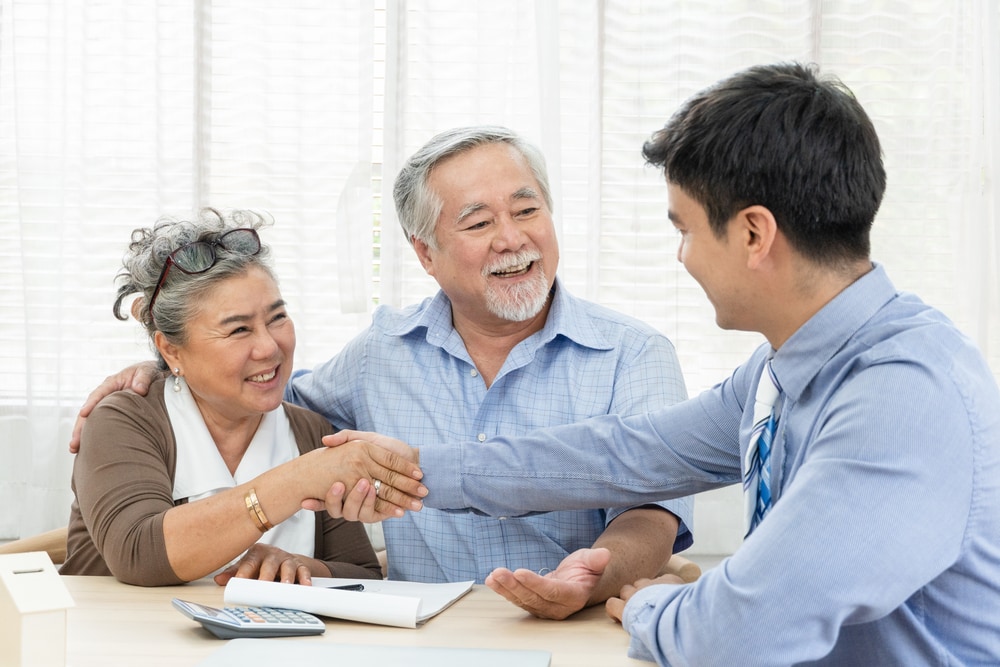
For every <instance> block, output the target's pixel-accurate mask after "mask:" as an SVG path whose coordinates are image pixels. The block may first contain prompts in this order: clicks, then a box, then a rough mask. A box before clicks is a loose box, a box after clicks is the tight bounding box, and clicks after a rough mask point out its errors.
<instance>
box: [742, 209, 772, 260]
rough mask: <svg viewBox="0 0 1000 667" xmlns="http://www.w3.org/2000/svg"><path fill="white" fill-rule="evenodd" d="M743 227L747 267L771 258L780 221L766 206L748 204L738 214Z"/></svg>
mask: <svg viewBox="0 0 1000 667" xmlns="http://www.w3.org/2000/svg"><path fill="white" fill-rule="evenodd" d="M737 215H738V217H739V218H740V221H741V223H742V227H743V243H744V244H745V246H746V251H747V268H751V269H753V268H757V267H758V266H760V264H761V263H762V262H764V261H765V260H767V259H769V258H771V252H772V250H773V249H774V243H775V240H776V239H777V237H778V221H777V220H775V219H774V214H772V213H771V210H770V209H768V208H767V207H765V206H760V205H754V206H748V207H746V208H745V209H743V210H742V211H740V212H739V213H738V214H737Z"/></svg>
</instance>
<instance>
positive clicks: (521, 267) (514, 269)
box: [493, 262, 531, 276]
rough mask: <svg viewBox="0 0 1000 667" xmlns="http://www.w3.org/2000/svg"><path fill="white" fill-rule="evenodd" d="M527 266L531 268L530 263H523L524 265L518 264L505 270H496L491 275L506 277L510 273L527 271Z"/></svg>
mask: <svg viewBox="0 0 1000 667" xmlns="http://www.w3.org/2000/svg"><path fill="white" fill-rule="evenodd" d="M529 266H531V262H525V263H524V264H518V265H517V266H511V267H509V268H506V269H497V270H496V271H494V272H493V275H495V276H506V275H510V274H512V273H522V272H524V271H527V270H528V267H529Z"/></svg>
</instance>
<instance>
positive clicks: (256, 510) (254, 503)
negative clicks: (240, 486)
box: [244, 489, 274, 533]
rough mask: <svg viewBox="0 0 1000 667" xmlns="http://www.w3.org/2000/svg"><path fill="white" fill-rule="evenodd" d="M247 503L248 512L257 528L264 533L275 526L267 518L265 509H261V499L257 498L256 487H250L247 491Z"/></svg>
mask: <svg viewBox="0 0 1000 667" xmlns="http://www.w3.org/2000/svg"><path fill="white" fill-rule="evenodd" d="M244 500H245V501H246V505H247V513H248V514H250V518H251V519H253V522H254V524H256V526H257V530H259V531H260V532H262V533H266V532H267V531H269V530H271V529H272V528H274V526H273V525H272V524H271V522H270V521H268V520H267V515H266V514H264V510H263V509H261V506H260V501H259V500H257V492H256V491H255V490H254V489H250V491H248V492H247V495H246V498H244Z"/></svg>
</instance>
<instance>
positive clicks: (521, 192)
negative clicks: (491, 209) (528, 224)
mask: <svg viewBox="0 0 1000 667" xmlns="http://www.w3.org/2000/svg"><path fill="white" fill-rule="evenodd" d="M540 198H541V196H540V195H539V194H538V192H536V191H535V189H534V188H531V187H527V186H526V187H523V188H518V189H517V190H515V191H514V194H512V195H511V196H510V200H511V201H519V200H521V199H540ZM484 208H488V207H487V206H486V204H484V203H482V202H472V203H471V204H466V205H465V206H463V207H462V210H460V211H459V212H458V217H457V218H455V224H461V223H462V221H463V220H465V219H466V218H468V217H469V216H470V215H475V214H476V213H478V212H479V211H481V210H483V209H484Z"/></svg>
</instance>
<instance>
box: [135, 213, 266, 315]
mask: <svg viewBox="0 0 1000 667" xmlns="http://www.w3.org/2000/svg"><path fill="white" fill-rule="evenodd" d="M236 232H250V234H252V235H253V238H254V239H255V240H256V241H257V249H256V250H255V251H253V252H251V253H239V254H240V255H242V256H243V257H253V256H255V255H258V254H259V253H260V249H261V244H260V235H259V234H257V230H256V229H252V228H250V227H239V228H237V229H230V230H229V231H228V232H226V233H225V234H220V235H219V237H218V238H217V239H215V240H214V241H192V242H191V243H185V244H184V245H182V246H180V247H179V248H177V249H176V250H174V251H173V252H171V253H170V254H169V255H167V259H166V261H165V262H164V263H163V270H162V271H160V278H159V279H158V280H157V281H156V289H155V290H153V296H152V297H151V298H150V299H149V317H150V319H154V318H153V306H154V305H155V304H156V297H158V296H159V295H160V290H161V289H162V288H163V283H164V281H165V280H166V279H167V274H169V273H170V267H171V266H176V267H177V270H178V271H182V272H184V273H186V274H187V275H189V276H196V275H198V274H199V273H205V272H206V271H208V270H210V269H211V268H212V267H213V266H215V265H216V264H218V263H219V255H218V254H217V253H216V252H215V249H216V248H218V247H220V246H221V247H222V249H223V250H226V251H228V252H236V251H235V250H232V249H231V248H227V247H226V244H225V241H224V239H225V238H226V237H227V236H229V235H230V234H234V233H236ZM196 245H205V246H208V250H209V252H210V253H211V255H212V263H211V264H209V265H208V266H206V267H205V268H204V269H201V270H200V271H188V270H187V269H185V268H184V267H183V266H181V265H180V264H178V263H177V260H175V259H174V255H176V254H177V253H179V252H181V251H182V250H187V249H188V248H190V247H191V246H196Z"/></svg>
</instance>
